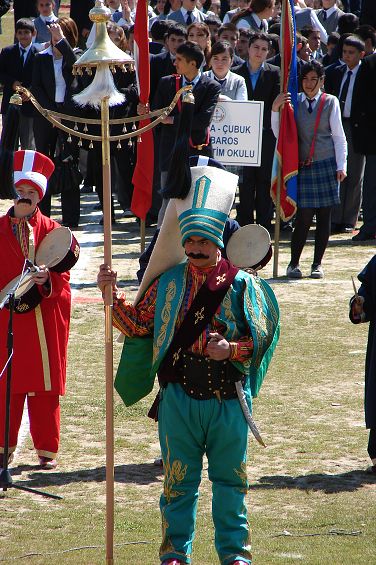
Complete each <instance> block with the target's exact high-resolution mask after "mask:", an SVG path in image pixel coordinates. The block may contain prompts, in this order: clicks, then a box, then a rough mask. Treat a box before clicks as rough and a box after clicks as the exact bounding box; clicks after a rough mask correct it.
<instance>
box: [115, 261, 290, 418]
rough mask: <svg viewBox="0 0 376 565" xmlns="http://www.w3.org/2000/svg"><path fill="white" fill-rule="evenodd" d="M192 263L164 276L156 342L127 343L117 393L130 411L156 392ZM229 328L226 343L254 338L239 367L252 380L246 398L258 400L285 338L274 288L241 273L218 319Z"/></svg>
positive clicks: (248, 381)
mask: <svg viewBox="0 0 376 565" xmlns="http://www.w3.org/2000/svg"><path fill="white" fill-rule="evenodd" d="M187 270H188V263H181V264H179V265H177V266H176V267H173V268H172V269H169V270H168V271H167V272H166V273H164V274H163V275H161V277H160V279H159V283H158V291H157V299H156V309H155V317H154V336H153V339H152V341H151V338H126V339H125V342H124V346H123V353H122V357H121V360H120V363H119V367H118V371H117V375H116V380H115V388H116V390H117V391H118V392H119V394H120V396H121V397H122V399H123V401H124V402H125V404H126V405H127V406H129V405H130V404H133V403H134V402H137V401H138V400H140V399H141V398H143V397H144V396H146V395H147V394H149V392H150V391H151V390H152V388H153V384H154V378H155V375H156V373H157V371H158V367H159V366H160V364H161V362H162V360H163V358H164V356H165V354H166V352H167V350H168V347H169V345H170V343H171V341H172V338H173V336H174V332H175V326H176V321H177V317H178V313H179V310H180V307H181V305H182V301H183V298H184V294H185V287H186V281H187ZM215 319H216V320H218V321H219V322H220V323H221V324H222V325H223V326H224V327H225V330H224V332H223V334H224V337H225V338H226V339H227V340H228V341H237V340H238V339H239V338H240V337H244V336H247V335H251V336H252V339H253V343H254V350H253V354H252V357H251V359H250V360H248V361H246V362H245V363H240V362H236V361H233V363H234V365H235V366H236V367H237V368H238V369H239V370H240V371H241V372H242V373H244V374H245V375H246V377H247V378H246V383H245V392H246V397H247V401H248V404H249V406H250V408H251V398H252V397H254V396H257V395H258V392H259V390H260V387H261V385H262V382H263V380H264V377H265V374H266V371H267V368H268V365H269V363H270V360H271V358H272V355H273V352H274V349H275V346H276V344H277V341H278V337H279V309H278V304H277V301H276V298H275V296H274V293H273V291H272V289H271V288H270V286H269V285H268V284H267V283H266V282H265V281H263V280H262V279H259V278H258V277H254V276H253V275H249V274H248V273H245V272H244V271H239V272H238V273H237V275H236V277H235V279H234V282H233V284H232V285H231V287H230V288H229V290H228V291H227V293H226V296H225V298H224V300H223V301H222V304H221V307H220V310H219V312H217V314H216V315H215Z"/></svg>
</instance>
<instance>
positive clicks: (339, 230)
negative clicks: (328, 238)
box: [330, 224, 343, 235]
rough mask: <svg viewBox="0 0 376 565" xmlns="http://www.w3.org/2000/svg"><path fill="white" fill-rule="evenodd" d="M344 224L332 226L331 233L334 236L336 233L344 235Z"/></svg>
mask: <svg viewBox="0 0 376 565" xmlns="http://www.w3.org/2000/svg"><path fill="white" fill-rule="evenodd" d="M342 231H343V230H342V224H332V225H331V226H330V233H331V234H332V235H334V234H336V233H342Z"/></svg>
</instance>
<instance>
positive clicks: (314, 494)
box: [0, 195, 376, 565]
mask: <svg viewBox="0 0 376 565" xmlns="http://www.w3.org/2000/svg"><path fill="white" fill-rule="evenodd" d="M94 199H95V197H94V195H92V196H85V198H84V199H83V214H84V215H83V224H84V225H83V228H82V230H81V231H80V232H78V234H77V236H78V238H79V240H80V241H81V244H82V256H81V258H80V261H79V263H78V266H77V271H76V273H75V272H72V275H73V284H72V287H73V291H74V304H73V312H72V329H71V335H70V347H69V369H68V392H67V395H66V396H65V397H64V398H63V399H62V441H61V449H60V457H59V467H58V468H57V470H56V471H55V472H49V473H46V472H44V473H43V472H41V471H38V469H37V467H36V466H35V463H36V457H35V454H34V452H33V449H32V445H31V442H30V439H29V438H27V439H26V440H25V442H24V443H23V444H22V445H21V447H20V449H19V450H18V452H17V456H16V458H15V461H14V464H13V466H14V467H13V470H12V476H13V479H14V481H17V482H20V484H25V485H28V486H32V487H35V488H42V489H45V490H47V491H48V492H53V493H55V494H60V495H61V496H63V497H64V500H63V501H50V500H47V499H44V498H41V497H37V496H34V495H30V494H25V493H21V492H19V491H16V490H11V491H9V492H7V493H4V494H3V497H2V498H1V502H0V504H1V506H0V508H1V511H2V516H3V527H2V529H1V532H0V562H5V563H12V562H14V561H16V562H17V561H23V562H27V563H30V564H31V565H34V564H35V565H36V564H38V565H39V564H42V563H43V564H44V563H46V561H47V560H51V559H52V560H54V561H55V562H56V563H59V564H60V563H62V564H79V563H80V564H85V565H96V564H100V563H105V549H104V542H105V401H104V394H105V387H104V361H103V340H104V336H103V331H104V330H103V309H102V305H101V302H100V301H99V293H98V291H97V290H96V288H95V276H96V270H97V267H98V265H99V264H100V262H101V256H102V247H101V245H102V233H101V229H100V227H99V226H98V225H97V224H96V223H94V221H96V220H97V216H95V214H96V213H95V212H94V211H93V202H94ZM55 204H56V207H55V208H54V216H55V217H57V218H58V217H59V202H58V200H56V202H55ZM2 208H3V209H4V210H5V209H6V204H5V203H3V206H2ZM97 214H98V213H97ZM151 233H152V232H151V230H148V237H150V235H151ZM288 249H289V243H288V241H284V242H282V243H281V251H280V252H281V257H280V271H281V272H282V273H283V272H284V269H285V267H286V264H287V262H288ZM138 251H139V235H138V230H137V226H136V224H135V222H134V221H133V220H129V219H126V220H124V219H123V220H121V221H120V226H119V228H117V229H116V231H114V233H113V254H114V264H115V265H116V266H117V268H118V271H119V273H120V276H121V279H122V284H123V286H124V287H125V288H126V289H128V292H129V296H130V297H132V296H133V295H134V292H135V289H136V281H135V271H136V269H137V260H136V259H137V255H138ZM312 252H313V250H312V242H309V244H308V245H307V247H306V249H305V251H304V255H303V261H302V266H303V270H304V271H305V272H308V271H309V265H310V263H311V257H312ZM373 252H374V248H373V247H371V246H369V245H368V246H367V245H358V246H353V245H352V244H351V243H349V240H348V237H347V236H339V237H337V238H335V239H332V240H331V242H330V246H329V248H328V250H327V253H326V257H325V264H324V267H325V273H326V278H325V279H324V280H323V281H313V280H311V279H309V278H305V279H303V280H302V281H299V282H291V281H288V280H287V279H286V278H284V277H280V278H279V279H278V280H275V281H271V282H272V285H273V288H274V290H275V292H276V295H277V297H278V300H279V303H280V307H281V318H282V320H281V322H282V324H281V325H282V331H281V339H280V343H279V346H278V347H277V350H276V353H275V356H274V359H273V361H272V365H271V368H270V371H269V374H268V376H267V379H266V381H265V383H264V386H263V388H262V390H261V394H260V397H259V398H258V399H257V400H256V402H255V417H256V420H257V422H258V424H259V426H260V428H261V430H262V432H263V435H264V439H265V440H266V442H267V444H268V447H267V449H262V448H260V447H259V446H258V445H257V444H256V442H255V441H254V440H250V444H249V465H248V472H249V478H250V483H251V487H250V492H249V496H248V505H249V512H250V522H251V526H252V532H253V550H254V563H255V564H256V565H274V564H278V565H279V564H290V563H296V562H298V563H299V562H300V563H304V564H307V565H354V564H356V565H374V564H375V563H376V560H375V555H374V551H375V542H376V528H375V520H374V505H375V495H376V481H375V478H373V477H372V476H370V475H367V474H366V473H365V472H364V469H365V467H366V465H367V464H368V462H367V454H366V443H367V433H366V431H365V429H364V425H363V407H362V400H363V386H364V385H363V364H364V354H365V340H366V331H367V328H366V327H364V326H362V327H359V326H356V327H355V326H353V325H351V324H350V322H349V321H348V317H347V306H348V299H349V297H350V296H351V294H352V286H351V279H350V277H351V275H355V274H356V273H357V272H359V270H360V269H361V267H362V266H363V265H364V264H365V263H366V262H367V260H368V259H369V258H370V257H371V256H372V254H373ZM77 273H78V274H77ZM263 276H265V277H269V276H271V265H268V266H267V267H266V270H265V273H264V274H263ZM114 350H115V366H116V363H117V360H118V358H119V355H120V350H121V346H120V345H119V344H118V343H115V345H114ZM152 398H153V397H152V395H150V397H149V398H147V399H146V400H144V401H142V402H140V403H139V404H137V405H136V406H134V407H131V408H125V407H124V406H123V405H122V404H121V402H120V401H119V399H118V398H117V397H115V535H114V540H115V563H119V564H132V565H133V564H134V565H136V564H137V565H138V564H141V563H142V564H146V565H153V564H156V563H157V562H158V560H157V555H158V546H159V539H160V521H159V511H158V497H159V493H160V491H161V483H162V480H163V474H162V472H161V470H160V469H159V468H158V467H155V466H154V465H153V459H154V458H155V457H156V456H157V455H158V443H157V436H156V427H155V424H154V423H153V422H152V421H151V420H149V419H148V418H147V417H146V412H147V409H148V407H149V405H150V403H151V401H152ZM193 563H194V564H195V565H214V564H215V563H217V559H216V555H215V552H214V549H213V528H212V522H211V517H210V483H209V482H208V480H207V476H206V472H205V473H204V479H203V484H202V489H201V499H200V505H199V518H198V529H197V536H196V543H195V546H194V553H193Z"/></svg>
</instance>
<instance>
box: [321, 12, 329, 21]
mask: <svg viewBox="0 0 376 565" xmlns="http://www.w3.org/2000/svg"><path fill="white" fill-rule="evenodd" d="M323 12H324V13H323V16H322V19H323V20H324V22H325V20H326V18H327V17H328V14H327V13H326V10H323Z"/></svg>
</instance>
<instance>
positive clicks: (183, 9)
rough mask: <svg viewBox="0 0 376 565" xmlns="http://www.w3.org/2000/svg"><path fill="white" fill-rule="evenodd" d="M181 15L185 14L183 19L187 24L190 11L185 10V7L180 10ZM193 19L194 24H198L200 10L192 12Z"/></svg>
mask: <svg viewBox="0 0 376 565" xmlns="http://www.w3.org/2000/svg"><path fill="white" fill-rule="evenodd" d="M180 11H181V13H182V14H183V18H184V21H185V22H186V23H187V18H188V10H186V9H185V8H183V6H182V7H181V8H180ZM191 12H192V13H191V18H192V23H193V22H196V21H197V20H198V15H197V14H198V9H197V8H195V9H194V10H191Z"/></svg>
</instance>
